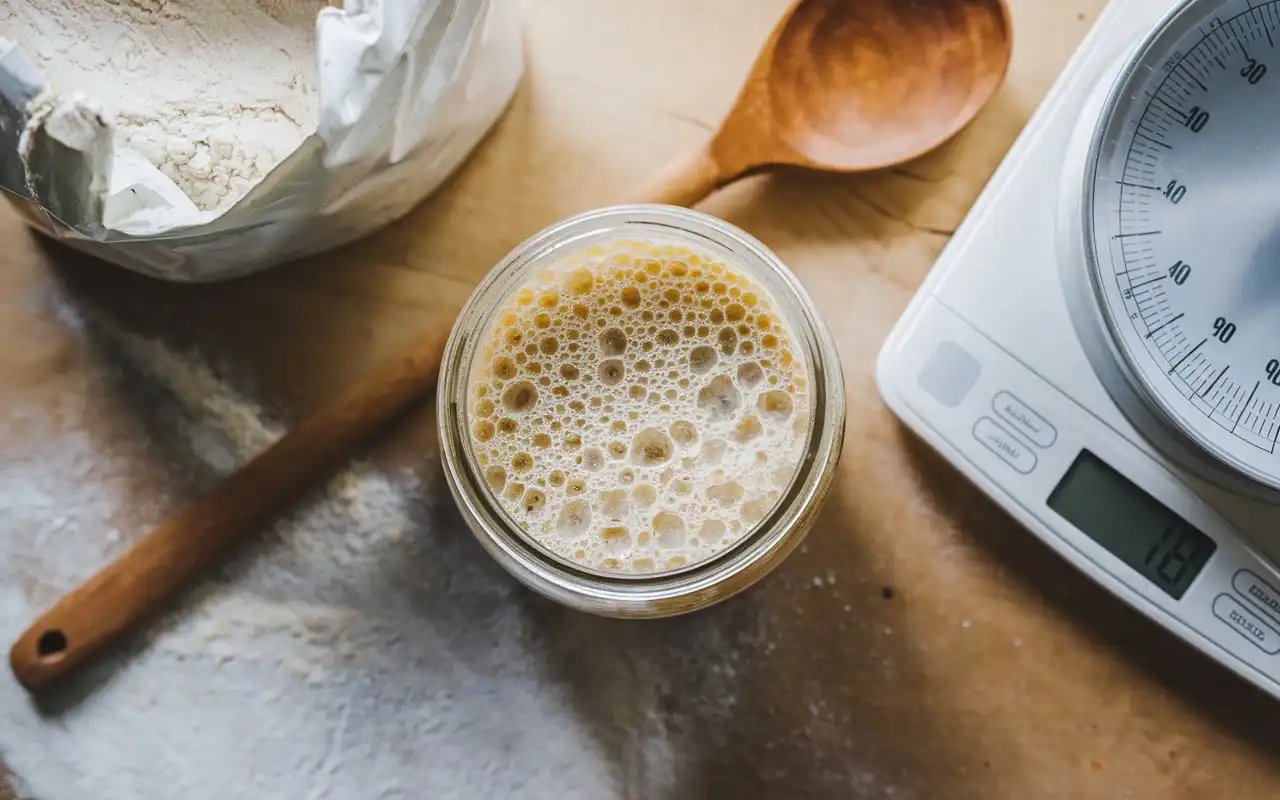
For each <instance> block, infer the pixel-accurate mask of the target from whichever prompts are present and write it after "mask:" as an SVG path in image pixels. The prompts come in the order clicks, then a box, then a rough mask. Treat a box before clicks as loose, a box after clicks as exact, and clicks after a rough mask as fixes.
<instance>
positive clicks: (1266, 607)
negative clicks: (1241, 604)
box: [1231, 569, 1280, 622]
mask: <svg viewBox="0 0 1280 800" xmlns="http://www.w3.org/2000/svg"><path fill="white" fill-rule="evenodd" d="M1231 585H1232V586H1234V587H1235V590H1236V591H1237V592H1239V593H1240V595H1241V596H1242V597H1244V599H1245V600H1248V601H1249V605H1251V606H1254V607H1255V608H1257V609H1258V610H1259V611H1261V612H1262V613H1263V614H1266V615H1267V616H1268V617H1270V618H1271V619H1272V620H1273V621H1275V622H1280V592H1278V591H1276V588H1275V587H1274V586H1272V585H1271V584H1269V583H1267V582H1266V581H1264V580H1263V579H1262V578H1259V577H1258V576H1257V575H1255V574H1254V573H1253V572H1251V571H1249V570H1247V569H1242V570H1239V571H1238V572H1236V576H1235V577H1234V578H1232V579H1231Z"/></svg>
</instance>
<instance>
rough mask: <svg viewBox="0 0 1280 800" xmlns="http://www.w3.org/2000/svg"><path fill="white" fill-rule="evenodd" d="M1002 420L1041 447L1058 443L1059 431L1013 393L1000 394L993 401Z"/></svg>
mask: <svg viewBox="0 0 1280 800" xmlns="http://www.w3.org/2000/svg"><path fill="white" fill-rule="evenodd" d="M991 407H992V408H994V409H995V410H996V414H997V415H999V417H1000V419H1002V420H1004V421H1005V422H1007V423H1009V424H1010V425H1012V426H1013V429H1014V430H1016V431H1017V432H1018V433H1021V434H1022V435H1023V436H1025V437H1027V438H1028V439H1030V440H1031V441H1032V443H1034V444H1038V445H1040V446H1041V447H1051V446H1052V445H1053V443H1054V442H1056V441H1058V431H1057V429H1056V428H1054V427H1053V426H1052V425H1050V424H1049V420H1047V419H1045V418H1044V417H1042V416H1040V415H1039V414H1037V413H1036V412H1034V411H1032V410H1031V407H1030V406H1028V405H1027V404H1026V403H1024V402H1022V401H1021V400H1019V399H1018V398H1017V397H1015V396H1014V395H1013V393H1012V392H1000V393H999V394H997V395H996V397H995V399H994V400H992V401H991Z"/></svg>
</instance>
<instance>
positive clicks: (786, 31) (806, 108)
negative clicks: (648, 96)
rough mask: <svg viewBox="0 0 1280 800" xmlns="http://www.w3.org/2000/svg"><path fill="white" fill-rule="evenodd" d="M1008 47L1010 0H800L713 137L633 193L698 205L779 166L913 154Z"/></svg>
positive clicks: (931, 143) (971, 99) (849, 163)
mask: <svg viewBox="0 0 1280 800" xmlns="http://www.w3.org/2000/svg"><path fill="white" fill-rule="evenodd" d="M1012 49H1013V39H1012V24H1011V20H1010V16H1009V10H1008V8H1007V7H1006V5H1005V2H1004V0H798V2H796V3H795V4H794V5H793V6H792V7H791V9H790V10H789V12H788V13H787V14H786V15H785V16H784V17H783V18H782V20H781V21H780V22H779V23H778V25H777V27H776V28H775V29H774V31H773V33H772V35H771V36H770V37H769V40H768V41H767V42H766V44H765V46H764V49H763V50H762V51H761V53H760V55H759V57H758V58H757V59H756V61H755V65H754V66H753V67H752V69H751V72H750V74H749V75H748V76H747V79H746V82H745V83H744V84H743V86H742V90H741V92H740V93H739V95H738V98H737V102H736V103H735V104H734V106H733V108H732V110H731V111H730V112H729V114H728V116H727V117H725V119H724V121H723V122H722V123H721V125H720V129H719V130H718V131H717V132H716V133H715V135H714V136H713V137H712V138H711V140H710V141H709V142H708V143H707V144H706V145H705V146H704V147H703V148H702V149H700V150H698V151H697V152H695V153H693V154H691V155H690V156H688V157H686V158H684V159H681V160H680V161H678V162H676V163H675V164H672V165H671V166H670V167H669V168H668V169H667V170H666V171H664V172H663V173H661V174H660V175H659V176H658V177H657V178H656V179H655V180H654V181H652V182H651V183H650V184H649V185H647V186H645V187H643V188H642V189H641V190H640V191H639V192H638V194H637V196H636V197H634V198H633V199H634V200H635V201H636V202H652V203H668V204H671V205H680V206H691V205H694V204H696V203H697V202H698V201H700V200H702V199H703V198H705V197H706V196H707V195H709V194H710V193H711V192H713V191H714V190H716V189H718V188H720V187H722V186H724V185H726V184H728V183H731V182H732V181H734V180H737V179H738V178H741V177H744V176H746V175H749V174H752V173H755V172H759V171H761V170H764V169H767V168H771V167H779V166H790V167H804V168H808V169H816V170H825V171H832V172H859V171H866V170H874V169H881V168H884V167H888V166H892V165H894V164H899V163H902V162H903V161H908V160H910V159H912V158H915V157H917V156H919V155H921V154H923V153H925V152H927V151H929V150H932V149H933V148H935V147H937V146H938V145H940V144H942V143H943V142H944V141H946V140H947V139H949V138H950V137H951V136H953V135H954V134H955V133H956V132H958V131H959V130H960V129H962V128H963V127H964V126H965V125H967V124H968V123H969V122H970V121H971V120H972V119H973V118H974V116H976V115H977V113H978V111H979V110H980V109H981V108H982V107H983V105H984V104H985V103H986V102H987V100H988V99H990V97H991V96H992V95H993V94H994V93H995V91H996V90H997V89H998V88H999V87H1000V85H1001V84H1002V83H1003V82H1004V78H1005V75H1006V73H1007V72H1008V68H1009V60H1010V57H1011V56H1012Z"/></svg>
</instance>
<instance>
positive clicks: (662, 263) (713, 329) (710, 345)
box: [464, 234, 813, 574]
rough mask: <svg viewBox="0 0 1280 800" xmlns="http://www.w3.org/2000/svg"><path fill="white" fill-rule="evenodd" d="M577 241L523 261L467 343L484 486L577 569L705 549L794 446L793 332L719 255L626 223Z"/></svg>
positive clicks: (528, 531) (682, 562)
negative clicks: (485, 326)
mask: <svg viewBox="0 0 1280 800" xmlns="http://www.w3.org/2000/svg"><path fill="white" fill-rule="evenodd" d="M655 236H656V234H655ZM672 236H675V234H672ZM571 248H576V249H571ZM571 248H570V249H568V250H567V252H565V253H564V254H562V255H561V254H554V255H552V256H549V257H546V258H544V259H543V260H542V261H541V262H539V264H538V266H537V267H535V268H531V269H530V271H529V276H528V277H527V278H526V279H525V281H524V284H523V285H520V286H518V287H517V288H516V289H515V290H513V291H512V293H511V294H510V295H509V296H508V297H507V298H505V299H503V300H502V301H500V303H499V305H498V307H497V308H496V310H495V311H494V315H493V321H492V324H491V327H490V328H489V330H488V331H487V332H485V333H482V334H481V337H482V338H481V341H479V342H477V346H476V350H475V352H476V356H475V361H474V363H473V364H472V366H471V373H470V378H469V379H470V383H469V384H468V386H467V405H466V406H465V407H464V409H465V411H466V412H467V414H468V417H467V422H466V428H465V430H466V431H467V432H468V433H469V434H470V444H471V449H472V453H473V455H474V457H475V459H476V461H477V462H478V465H477V469H479V470H482V472H481V475H482V477H483V486H484V487H486V488H487V490H488V491H490V492H492V495H493V497H494V498H495V499H496V501H497V502H499V503H500V504H501V505H502V506H503V508H504V509H505V510H506V511H507V512H508V513H509V514H510V515H511V517H512V518H513V519H514V520H516V522H517V524H518V525H519V528H520V529H521V531H523V532H524V535H526V536H528V537H530V538H531V539H533V540H534V541H536V542H538V543H540V544H541V545H542V546H543V547H545V548H547V549H548V550H550V551H552V552H554V553H555V554H557V555H558V556H560V557H561V558H564V559H566V560H568V561H570V562H572V563H574V564H578V565H581V566H583V567H586V568H591V569H600V570H606V571H609V572H618V573H633V574H652V573H655V572H659V571H662V570H674V569H679V568H682V567H685V566H688V565H691V564H697V563H699V562H701V561H704V560H706V559H709V558H712V557H714V556H715V555H717V554H718V553H721V552H723V551H724V550H725V549H727V548H730V547H733V546H734V545H735V544H737V543H738V542H740V541H742V539H743V538H744V537H745V536H746V535H747V534H749V533H750V532H751V530H752V528H753V526H754V525H756V524H757V523H758V522H759V521H761V520H764V519H767V518H768V517H769V516H770V514H771V513H772V511H773V509H774V507H775V505H776V504H777V502H778V498H780V497H782V496H783V492H784V490H785V488H786V487H787V486H789V485H790V484H791V482H792V480H793V478H794V476H795V475H796V474H797V469H798V467H799V465H800V464H801V463H802V461H803V458H804V453H805V451H806V444H807V441H806V437H808V436H809V435H810V434H809V421H810V419H811V418H812V414H813V409H812V408H811V403H812V401H811V398H810V395H809V393H808V391H807V387H808V386H810V385H812V379H811V377H810V375H809V373H808V363H807V361H806V356H807V352H808V351H807V350H806V349H805V348H804V347H801V346H797V344H796V343H797V342H803V341H805V339H804V337H800V336H796V335H795V334H794V332H793V331H792V330H791V329H790V328H789V325H788V317H787V315H786V314H784V313H783V311H784V309H783V308H782V307H780V306H779V305H778V303H777V301H776V300H775V299H774V296H773V295H772V294H771V293H770V292H769V291H768V290H767V289H766V288H765V286H764V285H763V284H762V283H761V282H759V281H758V280H756V279H755V278H754V277H753V276H752V274H751V273H749V272H747V271H746V270H745V269H743V268H742V267H740V266H739V265H738V264H737V262H736V261H735V260H733V256H732V254H731V253H727V252H720V251H718V250H713V249H703V246H702V245H699V246H697V247H695V246H693V245H691V244H689V243H688V242H686V241H684V240H683V239H675V238H672V239H670V240H668V239H665V238H661V239H660V238H655V239H652V240H648V239H639V238H636V237H635V236H634V235H633V236H632V238H628V239H620V240H617V241H607V242H603V243H593V244H585V245H581V246H579V245H572V246H571Z"/></svg>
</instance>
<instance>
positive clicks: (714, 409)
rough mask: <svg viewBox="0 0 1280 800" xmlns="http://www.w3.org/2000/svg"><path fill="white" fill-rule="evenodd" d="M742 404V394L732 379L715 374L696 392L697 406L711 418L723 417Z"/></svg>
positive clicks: (728, 415) (731, 414)
mask: <svg viewBox="0 0 1280 800" xmlns="http://www.w3.org/2000/svg"><path fill="white" fill-rule="evenodd" d="M741 405H742V394H741V393H740V392H739V391H738V389H737V388H736V387H735V386H734V385H733V381H732V380H730V379H729V378H728V377H726V376H724V375H717V376H715V377H714V378H712V379H711V382H710V383H708V384H707V385H706V386H704V387H702V389H701V390H700V391H699V392H698V408H701V409H702V410H704V411H706V412H708V413H709V414H710V415H711V418H712V419H725V418H726V417H730V416H733V413H734V412H735V411H737V410H738V408H739V406H741Z"/></svg>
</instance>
